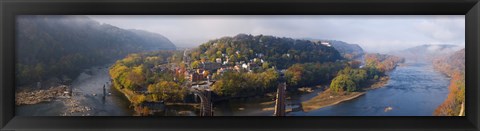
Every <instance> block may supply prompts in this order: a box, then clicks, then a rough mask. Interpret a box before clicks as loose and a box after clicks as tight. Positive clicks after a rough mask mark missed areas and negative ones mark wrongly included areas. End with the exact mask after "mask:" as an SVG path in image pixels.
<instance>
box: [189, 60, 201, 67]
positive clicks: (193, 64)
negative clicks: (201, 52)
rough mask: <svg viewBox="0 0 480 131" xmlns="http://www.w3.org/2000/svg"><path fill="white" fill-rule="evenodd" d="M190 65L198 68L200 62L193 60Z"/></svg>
mask: <svg viewBox="0 0 480 131" xmlns="http://www.w3.org/2000/svg"><path fill="white" fill-rule="evenodd" d="M191 66H192V68H199V67H200V62H199V61H193V62H192V64H191Z"/></svg>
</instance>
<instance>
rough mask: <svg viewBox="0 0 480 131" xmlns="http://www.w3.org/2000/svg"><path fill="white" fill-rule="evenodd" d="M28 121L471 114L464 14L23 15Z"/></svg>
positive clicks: (21, 108) (19, 79) (21, 81)
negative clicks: (467, 111) (36, 118)
mask: <svg viewBox="0 0 480 131" xmlns="http://www.w3.org/2000/svg"><path fill="white" fill-rule="evenodd" d="M15 30H16V31H15V32H16V41H15V42H16V43H15V46H16V51H15V52H16V56H15V57H16V61H15V87H14V88H15V105H16V106H15V115H16V116H289V117H290V116H293V117H294V116H465V16H464V15H418V16H412V15H20V16H17V17H16V27H15Z"/></svg>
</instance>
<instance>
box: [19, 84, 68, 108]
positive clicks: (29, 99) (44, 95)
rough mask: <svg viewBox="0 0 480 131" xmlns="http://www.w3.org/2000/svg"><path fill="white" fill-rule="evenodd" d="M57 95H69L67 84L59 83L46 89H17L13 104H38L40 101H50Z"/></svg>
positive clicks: (57, 96)
mask: <svg viewBox="0 0 480 131" xmlns="http://www.w3.org/2000/svg"><path fill="white" fill-rule="evenodd" d="M59 97H69V92H68V86H66V85H60V86H56V87H51V88H48V89H39V90H22V91H19V92H17V93H15V104H16V105H30V104H38V103H40V102H48V101H52V100H54V99H56V98H59Z"/></svg>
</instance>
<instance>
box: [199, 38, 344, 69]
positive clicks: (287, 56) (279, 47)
mask: <svg viewBox="0 0 480 131" xmlns="http://www.w3.org/2000/svg"><path fill="white" fill-rule="evenodd" d="M191 57H192V60H193V62H195V61H210V62H214V61H215V60H216V59H217V58H220V59H221V60H222V61H228V62H227V64H230V65H234V64H235V62H241V61H244V62H248V61H250V60H253V59H261V60H263V61H266V62H268V63H269V65H270V66H275V67H276V68H279V69H286V68H288V67H290V66H291V65H293V64H296V63H308V62H334V61H336V60H341V59H343V58H342V56H340V54H339V52H338V51H337V50H335V48H333V47H329V46H326V45H322V44H321V43H318V42H312V41H309V40H299V39H292V38H281V37H274V36H266V35H257V36H253V35H246V34H239V35H236V36H234V37H223V38H220V39H215V40H210V41H208V42H206V43H204V44H202V45H200V46H199V48H197V49H196V50H194V51H193V52H192V53H191Z"/></svg>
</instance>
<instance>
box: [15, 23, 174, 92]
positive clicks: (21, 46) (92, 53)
mask: <svg viewBox="0 0 480 131" xmlns="http://www.w3.org/2000/svg"><path fill="white" fill-rule="evenodd" d="M17 27H18V28H17V33H18V34H17V38H16V39H17V44H16V45H17V50H18V51H17V56H16V57H17V68H16V70H17V73H16V78H17V80H19V81H17V84H26V83H31V82H34V81H35V82H36V81H41V80H45V79H49V78H51V77H57V78H62V77H63V76H65V75H66V76H68V77H70V78H72V77H75V76H76V75H78V73H79V71H81V70H82V69H84V68H87V67H91V66H95V65H102V64H107V63H109V62H113V61H114V60H116V59H118V58H122V57H124V56H125V55H127V54H129V53H134V52H140V51H148V50H159V49H167V50H174V49H175V48H176V47H175V45H174V44H173V43H172V42H170V40H168V39H167V38H165V37H164V36H162V35H160V34H155V33H150V32H146V31H140V30H126V29H121V28H118V27H115V26H112V25H108V24H100V23H99V22H97V21H94V20H91V19H90V18H88V17H86V16H60V15H59V16H20V17H17ZM59 74H62V76H59Z"/></svg>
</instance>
